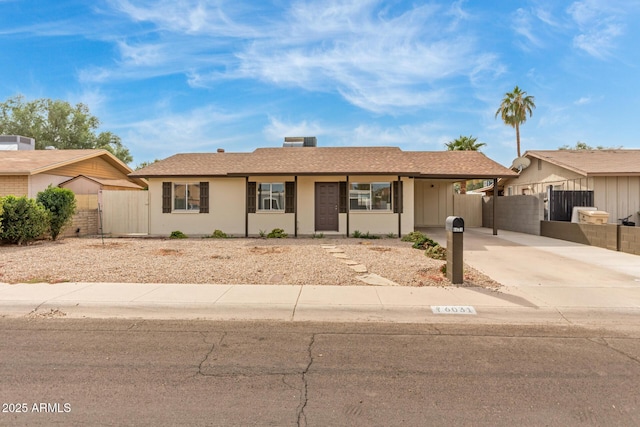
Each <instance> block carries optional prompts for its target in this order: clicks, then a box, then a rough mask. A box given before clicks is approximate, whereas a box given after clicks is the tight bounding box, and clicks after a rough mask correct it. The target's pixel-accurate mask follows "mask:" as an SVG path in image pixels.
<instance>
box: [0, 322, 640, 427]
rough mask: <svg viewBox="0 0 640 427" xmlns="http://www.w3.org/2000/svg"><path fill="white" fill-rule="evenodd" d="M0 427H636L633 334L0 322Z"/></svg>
mask: <svg viewBox="0 0 640 427" xmlns="http://www.w3.org/2000/svg"><path fill="white" fill-rule="evenodd" d="M0 343H1V346H0V361H1V363H0V400H1V402H2V412H0V425H3V426H6V425H8V426H13V425H30V426H33V425H36V426H37V425H42V426H44V425H47V426H49V425H101V426H110V425H153V426H158V425H213V426H248V425H257V426H343V425H349V426H394V425H405V426H424V425H436V424H439V425H456V426H460V425H463V426H464V425H474V426H485V425H486V426H489V425H491V426H500V425H509V426H513V425H546V426H571V425H640V394H639V393H638V384H639V383H640V330H638V329H629V330H627V331H620V330H619V329H616V330H615V331H614V330H605V329H593V328H592V329H585V328H581V327H578V326H570V325H569V326H557V325H554V326H526V325H468V324H444V323H441V324H387V323H371V324H364V323H358V324H355V323H344V324H343V323H335V322H333V323H311V322H221V321H194V320H190V321H183V320H177V321H159V320H99V319H55V318H54V319H28V318H4V319H0Z"/></svg>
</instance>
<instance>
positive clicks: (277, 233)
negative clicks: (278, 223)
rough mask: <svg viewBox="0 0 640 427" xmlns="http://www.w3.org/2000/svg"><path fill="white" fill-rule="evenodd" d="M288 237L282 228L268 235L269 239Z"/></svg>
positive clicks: (275, 229)
mask: <svg viewBox="0 0 640 427" xmlns="http://www.w3.org/2000/svg"><path fill="white" fill-rule="evenodd" d="M285 237H287V233H285V232H284V230H283V229H282V228H274V229H273V230H271V233H269V234H267V238H268V239H283V238H285Z"/></svg>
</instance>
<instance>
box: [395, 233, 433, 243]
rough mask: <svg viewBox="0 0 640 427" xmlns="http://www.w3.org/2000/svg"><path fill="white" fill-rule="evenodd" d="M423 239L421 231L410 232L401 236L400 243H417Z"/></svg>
mask: <svg viewBox="0 0 640 427" xmlns="http://www.w3.org/2000/svg"><path fill="white" fill-rule="evenodd" d="M425 237H427V236H425V235H424V233H422V232H421V231H412V232H411V233H409V234H407V235H405V236H402V239H401V240H402V241H403V242H414V243H415V242H417V241H419V240H423V239H424V238H425Z"/></svg>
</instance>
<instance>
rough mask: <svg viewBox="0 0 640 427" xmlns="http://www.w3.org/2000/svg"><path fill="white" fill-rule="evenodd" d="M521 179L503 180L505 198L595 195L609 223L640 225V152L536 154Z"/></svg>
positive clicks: (531, 154)
mask: <svg viewBox="0 0 640 427" xmlns="http://www.w3.org/2000/svg"><path fill="white" fill-rule="evenodd" d="M523 157H526V158H527V159H529V160H530V162H529V166H527V167H526V168H524V169H523V170H522V171H521V173H520V175H519V177H518V179H517V180H514V179H513V178H505V179H502V180H500V183H499V187H500V188H503V189H504V195H505V196H515V195H529V194H539V193H546V192H547V191H548V190H549V187H551V189H552V190H553V191H593V206H594V207H596V208H597V209H598V210H600V211H606V212H608V213H609V222H610V223H614V224H615V223H616V222H617V219H618V218H623V217H626V216H628V215H631V220H632V221H634V222H636V223H640V221H639V218H638V211H640V150H623V149H620V150H534V151H527V152H526V153H524V156H523Z"/></svg>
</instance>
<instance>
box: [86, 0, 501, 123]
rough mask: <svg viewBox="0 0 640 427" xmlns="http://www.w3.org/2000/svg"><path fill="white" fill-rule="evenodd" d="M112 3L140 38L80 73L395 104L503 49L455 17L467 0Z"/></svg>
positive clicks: (379, 107) (473, 69) (408, 104)
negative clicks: (227, 83)
mask: <svg viewBox="0 0 640 427" xmlns="http://www.w3.org/2000/svg"><path fill="white" fill-rule="evenodd" d="M111 4H112V5H113V7H114V8H115V9H116V10H117V13H119V14H121V15H124V16H126V17H127V18H128V19H130V20H133V21H135V22H141V23H145V25H146V27H145V29H144V30H143V35H142V36H140V37H136V39H135V41H132V40H127V39H119V40H118V41H117V42H115V43H116V44H117V47H118V52H119V53H120V59H119V60H118V61H116V62H115V64H116V65H115V67H107V66H104V65H103V66H102V67H94V68H88V69H85V70H82V71H80V73H79V76H80V79H81V81H82V82H104V81H108V80H114V79H144V78H149V77H154V76H159V75H168V74H176V73H181V74H184V75H185V76H186V79H187V83H188V84H189V85H191V86H192V87H207V86H211V85H215V84H216V83H217V82H218V81H220V80H223V79H224V80H228V79H250V80H260V81H262V82H265V83H267V84H269V85H277V86H285V87H299V88H303V89H305V90H308V91H324V92H329V93H337V94H340V95H342V96H343V98H344V99H345V100H346V101H347V102H349V103H352V104H353V105H356V106H358V107H360V108H362V109H365V110H370V111H374V112H377V113H390V112H391V113H394V112H398V110H399V109H400V110H402V109H416V108H424V107H427V106H430V105H433V104H434V103H439V102H442V101H443V100H446V99H448V98H449V96H448V94H447V93H446V89H443V88H446V87H447V86H448V83H449V81H450V80H452V79H469V80H473V79H476V78H477V76H478V75H480V74H481V73H489V74H491V75H496V74H499V73H501V72H503V71H504V67H503V66H502V65H501V64H499V63H498V60H497V56H496V55H494V54H492V53H491V52H487V51H483V49H482V48H481V47H480V45H479V42H478V40H477V39H476V36H475V35H474V30H473V27H472V26H461V25H458V24H459V22H461V21H463V20H468V19H471V18H470V15H469V13H468V12H466V11H465V10H464V9H463V5H464V2H463V1H458V2H455V3H454V4H453V5H451V6H449V7H444V6H439V5H420V6H407V5H405V4H403V3H398V4H387V3H385V2H382V1H381V0H363V1H345V0H326V1H311V2H305V1H297V2H294V3H292V4H290V5H289V4H285V7H286V9H284V10H282V11H281V13H280V14H273V13H272V14H271V15H269V16H264V17H262V16H260V15H259V14H258V13H256V12H255V11H252V13H251V14H250V15H248V14H246V13H245V9H243V8H248V7H253V8H257V7H260V6H259V5H256V6H254V4H251V6H247V5H244V6H243V4H242V3H241V2H225V1H223V0H220V1H216V2H206V1H203V0H177V1H175V0H159V1H150V0H146V1H142V2H136V3H134V2H132V1H129V0H112V1H111ZM249 17H250V18H251V19H249ZM104 38H105V39H108V40H110V41H111V40H113V38H114V35H113V34H106V33H105V35H104Z"/></svg>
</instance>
